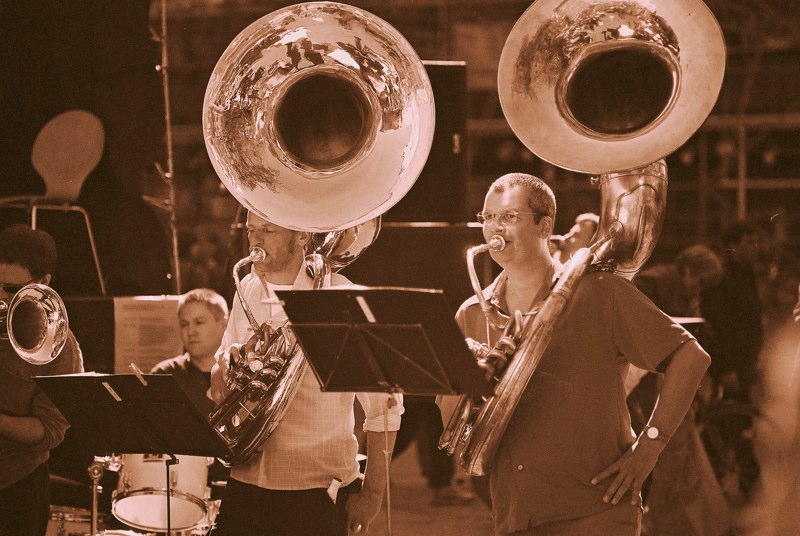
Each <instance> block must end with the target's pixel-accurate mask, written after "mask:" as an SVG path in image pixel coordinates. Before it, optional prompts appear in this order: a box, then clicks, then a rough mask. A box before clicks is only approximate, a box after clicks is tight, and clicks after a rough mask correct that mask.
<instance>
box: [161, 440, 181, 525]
mask: <svg viewBox="0 0 800 536" xmlns="http://www.w3.org/2000/svg"><path fill="white" fill-rule="evenodd" d="M179 463H181V461H180V460H179V459H178V458H176V457H175V455H174V454H167V457H166V459H165V460H164V467H165V468H166V471H167V536H172V518H171V513H170V507H171V506H172V486H171V482H170V481H171V480H172V478H171V475H170V472H169V468H170V467H171V466H173V465H176V464H179Z"/></svg>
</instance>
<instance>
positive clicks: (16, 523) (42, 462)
mask: <svg viewBox="0 0 800 536" xmlns="http://www.w3.org/2000/svg"><path fill="white" fill-rule="evenodd" d="M55 267H56V245H55V241H54V240H53V237H52V236H50V235H49V234H47V233H45V232H44V231H38V230H33V229H31V228H30V227H27V226H25V225H12V226H10V227H7V228H6V229H4V230H3V231H2V232H0V300H2V301H3V302H5V303H6V304H8V303H10V302H11V299H12V298H13V297H14V294H16V293H17V292H18V291H19V290H20V289H21V288H22V287H23V286H25V285H27V284H30V283H41V284H43V285H47V284H49V283H50V279H51V278H52V274H53V272H54V271H55ZM0 337H2V339H3V340H0V536H40V535H44V534H45V532H46V530H47V522H48V519H49V517H50V474H49V470H48V467H47V460H48V459H49V457H50V451H51V450H52V449H54V448H55V447H56V446H58V445H59V444H60V443H61V441H62V440H63V439H64V434H65V432H66V431H67V428H68V427H69V423H67V421H66V419H64V417H63V416H62V415H61V413H60V412H59V411H58V410H57V409H56V408H55V406H53V404H52V403H51V402H50V400H49V399H48V398H47V396H46V395H45V394H44V393H42V392H41V391H40V390H39V389H38V387H37V386H36V384H35V383H34V382H33V380H32V378H33V376H50V375H56V374H70V373H73V372H82V371H83V357H82V355H81V351H80V348H79V347H78V342H77V341H76V340H75V337H74V335H73V334H72V332H71V331H70V332H68V334H67V342H66V344H65V346H64V349H63V350H62V351H61V353H60V354H59V356H58V357H57V358H56V359H54V360H53V361H51V362H50V363H48V364H46V365H32V364H30V363H28V362H26V361H23V360H22V358H20V357H19V356H18V355H17V354H16V353H15V352H14V349H13V348H12V346H11V344H10V343H9V341H8V340H7V339H6V334H5V333H0Z"/></svg>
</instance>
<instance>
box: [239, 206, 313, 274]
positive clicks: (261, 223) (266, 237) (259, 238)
mask: <svg viewBox="0 0 800 536" xmlns="http://www.w3.org/2000/svg"><path fill="white" fill-rule="evenodd" d="M303 234H304V233H300V232H298V231H292V230H290V229H286V228H284V227H280V226H278V225H275V224H274V223H270V222H268V221H267V220H265V219H263V218H261V217H259V216H257V215H255V214H253V213H252V212H251V213H249V214H248V216H247V241H248V243H249V245H250V249H252V248H254V247H256V246H258V247H260V248H261V249H263V250H264V253H266V254H267V255H266V257H265V258H264V260H263V261H261V262H258V263H255V270H256V272H257V273H258V274H259V275H265V274H270V273H282V272H297V270H299V269H300V264H301V262H302V260H303V250H302V248H301V247H300V245H301V242H300V235H303ZM273 282H277V281H273Z"/></svg>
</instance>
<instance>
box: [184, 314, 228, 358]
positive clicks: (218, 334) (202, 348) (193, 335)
mask: <svg viewBox="0 0 800 536" xmlns="http://www.w3.org/2000/svg"><path fill="white" fill-rule="evenodd" d="M178 321H179V322H180V327H181V342H183V347H184V348H185V349H186V351H187V352H189V356H191V357H192V358H193V359H195V360H199V359H202V358H208V357H213V356H214V353H215V352H216V351H217V348H219V344H220V341H222V335H223V334H224V333H225V318H224V317H220V318H219V319H217V318H215V317H214V314H213V313H212V312H211V309H210V308H209V306H208V305H206V304H205V303H203V302H189V303H186V304H184V305H183V307H181V310H180V311H179V312H178Z"/></svg>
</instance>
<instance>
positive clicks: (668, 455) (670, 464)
mask: <svg viewBox="0 0 800 536" xmlns="http://www.w3.org/2000/svg"><path fill="white" fill-rule="evenodd" d="M721 278H722V261H721V260H720V258H719V256H718V255H717V254H716V253H714V251H712V250H711V249H710V248H709V247H707V246H705V245H703V244H694V245H692V246H689V247H687V248H685V249H683V250H681V251H680V252H679V253H678V255H677V256H676V257H675V260H674V262H672V263H668V264H656V265H654V266H650V267H648V268H646V269H644V270H642V271H641V272H639V273H638V274H637V275H636V276H635V277H634V279H633V283H634V284H635V285H636V287H637V288H638V289H639V290H640V291H641V292H642V293H643V294H644V295H645V296H647V297H648V298H650V300H651V301H652V302H653V303H654V304H655V305H656V306H657V307H658V308H659V309H661V310H662V311H663V312H665V313H667V314H668V315H671V316H673V317H699V316H700V295H701V292H702V290H703V289H705V288H707V287H708V286H709V285H713V284H715V283H717V282H718V281H719V280H720V279H721ZM692 325H695V324H692ZM701 327H702V326H699V327H698V328H697V331H696V332H694V335H695V336H696V337H698V338H700V339H701V340H702V337H703V333H702V330H701ZM642 376H643V377H642ZM710 382H711V378H710V375H708V374H706V376H705V378H704V383H705V384H707V385H706V386H704V387H708V391H710ZM660 383H661V375H660V374H656V373H647V372H646V371H641V370H639V369H636V368H634V367H631V370H630V371H629V372H628V377H627V381H626V389H627V392H629V395H628V408H629V409H630V412H631V421H632V425H633V429H634V431H635V432H637V433H639V432H641V430H642V429H643V428H644V426H645V424H646V422H647V420H646V419H647V416H648V415H650V414H651V413H652V411H653V407H654V406H655V404H656V401H657V400H658V394H659V390H660ZM631 391H632V392H631ZM707 396H710V394H708V395H707ZM646 503H647V506H648V513H647V515H645V516H644V527H645V528H646V530H647V534H648V535H649V536H671V535H673V534H681V535H685V536H722V535H724V534H726V533H727V532H728V531H729V530H730V527H731V519H730V513H729V511H728V506H727V504H726V499H725V495H724V494H723V491H722V488H721V487H720V485H719V482H718V481H717V478H716V475H715V474H714V470H713V468H712V465H711V462H710V460H709V458H708V454H707V453H706V450H705V448H704V446H703V442H702V439H701V437H700V432H699V430H698V428H697V425H696V424H695V414H694V410H693V409H690V410H689V411H688V412H687V414H686V416H685V417H684V418H683V421H681V424H680V426H678V429H677V430H676V431H675V434H674V435H673V436H672V439H671V440H670V442H669V443H668V444H667V446H666V447H665V448H664V451H663V452H662V453H661V456H659V458H658V462H656V466H655V468H654V469H653V473H652V475H651V480H650V485H649V488H648V489H647V493H646Z"/></svg>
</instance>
